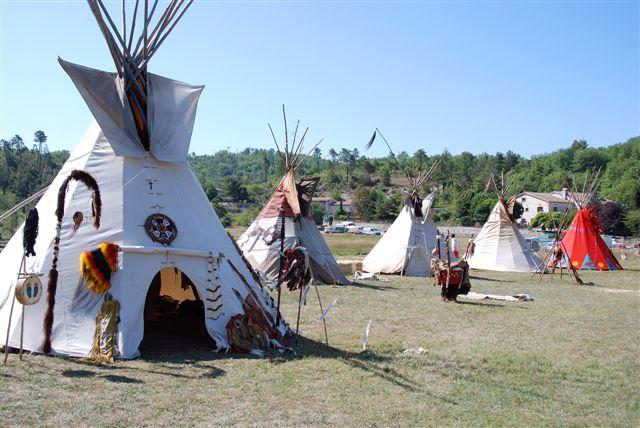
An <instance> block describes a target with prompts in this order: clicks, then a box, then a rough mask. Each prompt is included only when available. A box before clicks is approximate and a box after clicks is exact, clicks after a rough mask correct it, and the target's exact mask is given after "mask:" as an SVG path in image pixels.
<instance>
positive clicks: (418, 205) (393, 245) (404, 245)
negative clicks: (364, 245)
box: [362, 128, 438, 276]
mask: <svg viewBox="0 0 640 428" xmlns="http://www.w3.org/2000/svg"><path fill="white" fill-rule="evenodd" d="M377 135H380V137H382V139H383V140H384V142H385V144H386V145H387V147H388V148H389V155H390V156H391V158H393V159H394V160H395V161H396V162H397V159H396V156H395V154H394V153H393V150H391V146H389V143H388V142H387V139H386V138H384V136H383V135H382V133H381V132H380V130H379V129H378V128H376V130H375V132H374V133H373V136H372V137H371V139H370V140H369V143H368V144H367V149H369V148H370V147H371V145H372V144H373V142H374V140H375V139H376V136H377ZM398 166H400V164H399V163H398ZM437 166H438V162H435V163H433V165H431V168H429V170H428V171H422V170H420V171H419V172H418V173H417V174H413V173H411V172H409V171H407V170H403V172H404V174H405V177H406V178H407V183H408V188H406V189H404V191H405V192H406V196H405V203H404V206H403V207H402V211H400V214H398V217H396V219H395V221H394V222H393V224H392V225H391V226H390V227H389V229H388V230H387V231H386V233H385V234H384V235H383V236H382V238H380V240H379V241H378V243H377V244H376V245H375V246H374V247H373V249H371V251H370V252H369V254H367V257H365V259H364V260H363V261H362V270H364V271H366V272H372V273H389V274H394V273H398V274H401V275H407V276H429V275H430V273H431V269H430V264H431V252H432V251H433V249H434V248H435V247H436V241H437V235H438V232H437V230H436V225H435V223H434V222H433V219H432V218H431V217H430V216H429V211H430V210H431V205H432V204H433V200H434V198H435V192H433V193H431V194H430V195H429V196H427V197H426V198H425V199H424V200H423V199H422V198H421V197H420V189H422V187H423V185H424V184H425V183H426V182H427V181H428V180H429V178H431V175H432V174H433V171H434V170H435V168H436V167H437ZM401 169H403V168H401Z"/></svg>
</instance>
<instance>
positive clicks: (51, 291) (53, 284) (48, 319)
mask: <svg viewBox="0 0 640 428" xmlns="http://www.w3.org/2000/svg"><path fill="white" fill-rule="evenodd" d="M71 180H76V181H80V182H82V183H84V184H85V185H86V186H87V187H88V188H89V189H90V190H92V191H93V202H92V204H91V209H92V211H93V226H94V227H95V228H96V229H98V228H99V227H100V216H101V213H102V199H101V198H100V188H99V187H98V183H97V182H96V180H95V179H94V178H93V177H92V176H91V175H89V174H88V173H86V172H84V171H80V170H77V169H74V170H73V171H71V174H69V176H68V177H67V178H66V179H65V180H64V181H63V182H62V185H61V186H60V190H58V205H57V207H56V219H57V223H56V236H55V238H54V240H53V260H52V262H51V270H49V281H48V283H47V311H46V312H45V315H44V322H43V326H42V330H43V333H44V341H43V343H42V351H43V352H44V353H45V354H49V353H51V332H52V330H53V309H54V308H55V306H56V292H57V289H58V255H59V254H60V233H61V231H62V218H63V217H64V201H65V198H66V196H67V188H68V187H69V182H70V181H71Z"/></svg>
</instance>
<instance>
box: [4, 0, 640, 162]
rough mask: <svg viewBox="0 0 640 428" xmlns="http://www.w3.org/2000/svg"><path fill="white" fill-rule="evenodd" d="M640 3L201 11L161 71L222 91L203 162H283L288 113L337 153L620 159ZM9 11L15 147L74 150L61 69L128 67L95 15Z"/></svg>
mask: <svg viewBox="0 0 640 428" xmlns="http://www.w3.org/2000/svg"><path fill="white" fill-rule="evenodd" d="M109 3H110V7H111V10H112V11H114V14H115V15H116V16H119V15H118V13H116V11H117V10H118V7H119V5H118V4H119V2H117V3H113V2H109ZM639 4H640V3H639V2H637V1H620V2H613V1H607V2H562V1H559V2H551V1H537V2H529V1H513V2H500V1H491V2H482V1H477V2H428V1H424V2H391V1H388V2H374V1H358V2H355V1H352V2H349V1H346V2H335V1H334V2H323V1H300V2H280V1H275V2H274V1H264V2H261V1H251V2H248V1H235V2H234V1H204V0H196V1H195V3H194V4H193V5H192V7H191V9H190V10H189V11H188V12H187V14H186V15H185V17H184V19H183V20H182V21H181V22H180V23H179V24H178V26H177V27H176V30H175V31H174V33H172V35H171V36H170V37H169V39H167V41H166V42H165V43H164V45H163V46H162V47H161V49H160V51H159V52H158V54H157V55H156V56H155V57H154V58H153V60H152V62H151V65H150V70H151V71H152V72H154V73H157V74H162V75H165V76H167V77H171V78H175V79H178V80H183V81H186V82H189V83H193V84H204V85H206V88H205V91H204V93H203V96H202V98H201V100H200V104H199V107H198V115H197V118H196V126H195V129H194V134H193V138H192V143H191V150H192V151H195V152H196V153H213V152H215V151H217V150H220V149H224V148H229V149H230V150H234V151H235V150H241V149H243V148H245V147H266V148H271V147H272V145H273V143H272V140H271V137H270V134H269V131H268V128H267V122H271V123H272V124H273V125H277V126H276V132H278V130H280V133H281V132H282V131H281V128H282V126H281V114H280V108H281V107H280V106H281V104H283V103H284V104H285V105H286V107H287V112H288V117H289V120H290V121H293V120H295V119H298V118H299V119H301V123H304V124H308V125H310V127H311V129H310V136H311V139H318V138H320V137H324V138H325V143H324V144H323V146H322V147H323V151H324V153H325V154H326V152H327V151H328V150H329V148H331V147H333V148H341V147H349V148H352V147H358V148H360V149H362V146H363V145H364V144H365V143H366V141H367V140H368V138H369V137H370V135H371V133H372V131H373V129H374V128H375V127H379V128H380V129H381V130H382V132H383V133H384V134H385V136H386V137H387V139H388V140H389V141H390V143H391V144H392V146H393V147H394V149H395V151H396V152H399V151H401V150H406V151H408V152H410V153H412V152H414V151H415V150H416V149H418V148H423V149H425V150H426V151H427V153H429V154H433V153H438V152H441V151H442V150H443V149H445V148H447V149H448V150H449V151H451V152H452V153H459V152H461V151H465V150H467V151H471V152H473V153H481V152H489V153H494V152H496V151H502V152H506V151H507V150H513V151H515V152H518V153H521V154H523V155H527V156H528V155H531V154H538V153H543V152H550V151H553V150H555V149H557V148H560V147H566V146H567V145H568V144H570V142H571V141H572V140H574V139H586V140H587V141H588V142H589V143H590V145H592V146H604V145H609V144H613V143H617V142H622V141H626V140H627V139H628V138H630V137H632V136H636V135H639V134H640V56H639V55H640V6H639ZM0 9H1V14H2V17H1V22H0V48H1V52H0V57H1V64H0V78H1V88H0V137H2V138H9V137H11V136H12V135H14V134H21V135H22V136H23V137H24V138H25V140H27V141H30V140H31V138H32V135H33V132H34V131H35V130H36V129H42V130H44V131H45V132H46V134H47V135H48V136H49V147H50V149H52V150H55V149H62V148H64V149H71V148H73V146H74V145H75V144H76V143H77V141H78V140H79V138H80V137H81V135H82V134H83V132H84V131H85V129H86V127H87V126H88V125H89V123H90V122H91V119H92V118H91V115H90V113H89V111H88V109H87V107H86V106H85V104H84V102H83V101H82V99H81V97H80V95H79V94H78V93H77V91H76V89H75V87H74V86H73V84H72V83H71V81H70V80H69V79H68V77H67V76H66V75H65V74H64V72H63V71H62V69H61V68H60V66H59V65H58V63H57V61H56V59H57V57H58V56H60V57H62V58H64V59H66V60H68V61H72V62H76V63H81V64H83V65H86V66H90V67H94V68H100V69H104V70H113V69H114V66H113V63H112V61H111V59H110V56H109V53H108V51H107V48H106V44H105V42H104V40H103V39H102V37H101V35H100V34H99V30H98V27H97V25H96V23H95V20H94V19H93V16H92V15H91V13H90V11H89V8H88V6H87V4H86V2H84V1H80V0H76V1H9V0H0ZM367 154H368V155H371V156H381V155H385V154H386V150H385V149H384V147H383V146H382V145H377V146H374V147H373V148H372V149H371V150H370V152H369V153H367Z"/></svg>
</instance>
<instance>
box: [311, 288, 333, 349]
mask: <svg viewBox="0 0 640 428" xmlns="http://www.w3.org/2000/svg"><path fill="white" fill-rule="evenodd" d="M311 281H313V279H312V280H311ZM313 287H314V288H315V289H316V295H317V296H318V303H319V304H320V315H322V314H324V309H323V307H322V300H320V291H318V286H317V285H316V283H315V281H314V282H313ZM322 323H323V324H324V340H325V342H326V344H327V346H329V335H328V334H327V320H326V319H325V318H322Z"/></svg>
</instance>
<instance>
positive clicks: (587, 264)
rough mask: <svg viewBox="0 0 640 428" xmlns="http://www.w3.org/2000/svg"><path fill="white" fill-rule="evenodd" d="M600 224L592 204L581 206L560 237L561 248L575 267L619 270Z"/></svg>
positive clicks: (620, 267)
mask: <svg viewBox="0 0 640 428" xmlns="http://www.w3.org/2000/svg"><path fill="white" fill-rule="evenodd" d="M601 232H602V225H601V223H600V219H599V218H598V213H597V212H596V210H595V207H594V206H593V205H588V206H585V207H584V208H581V209H580V210H579V211H578V212H577V213H576V216H575V217H574V219H573V221H572V222H571V225H570V226H569V228H568V229H567V230H566V231H565V233H564V236H563V238H562V248H563V250H564V251H565V252H566V254H565V256H566V257H568V259H569V262H570V263H571V265H572V266H573V267H574V268H576V269H590V270H621V269H622V266H621V265H620V263H618V260H617V259H616V257H615V256H614V255H613V253H612V252H611V250H610V249H609V247H608V246H607V243H606V242H604V239H602V236H600V233H601Z"/></svg>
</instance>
